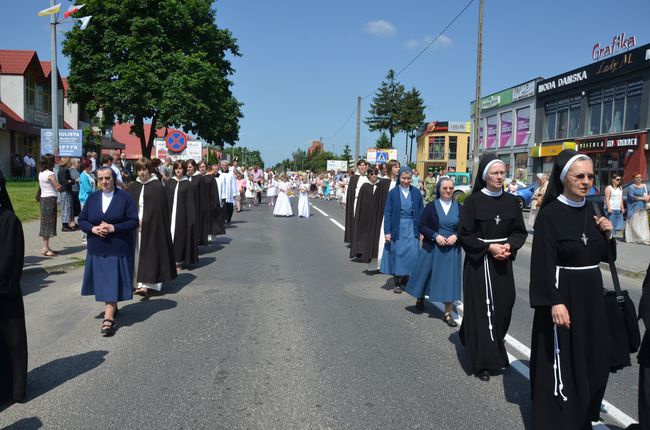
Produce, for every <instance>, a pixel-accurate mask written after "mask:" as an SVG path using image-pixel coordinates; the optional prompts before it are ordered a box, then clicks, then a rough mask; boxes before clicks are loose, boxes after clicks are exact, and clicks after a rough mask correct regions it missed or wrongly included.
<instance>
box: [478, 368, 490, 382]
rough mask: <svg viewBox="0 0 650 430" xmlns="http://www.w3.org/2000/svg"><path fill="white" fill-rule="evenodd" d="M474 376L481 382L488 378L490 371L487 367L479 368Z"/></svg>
mask: <svg viewBox="0 0 650 430" xmlns="http://www.w3.org/2000/svg"><path fill="white" fill-rule="evenodd" d="M476 376H477V377H478V379H480V380H481V381H483V382H487V381H489V380H490V372H489V371H488V370H487V369H483V370H479V371H478V373H477V374H476Z"/></svg>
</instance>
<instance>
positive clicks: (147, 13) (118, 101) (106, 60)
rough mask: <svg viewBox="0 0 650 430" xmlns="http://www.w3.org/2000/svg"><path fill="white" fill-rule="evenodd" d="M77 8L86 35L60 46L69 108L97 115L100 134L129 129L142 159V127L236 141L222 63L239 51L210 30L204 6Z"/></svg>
mask: <svg viewBox="0 0 650 430" xmlns="http://www.w3.org/2000/svg"><path fill="white" fill-rule="evenodd" d="M84 3H85V5H86V6H85V8H84V13H85V14H86V15H92V20H91V21H90V25H89V27H88V28H87V29H85V30H81V29H80V28H79V26H78V25H77V26H75V27H73V28H72V30H70V31H69V32H67V33H66V38H65V40H64V42H63V53H64V54H65V55H66V56H68V57H69V58H70V78H69V83H70V90H69V95H70V100H71V101H72V102H77V103H79V104H80V105H81V106H84V107H85V109H86V110H87V111H88V112H89V113H90V114H91V115H95V114H97V113H98V112H99V111H102V114H103V115H102V118H103V124H102V128H106V127H108V126H110V125H112V123H113V121H114V120H115V119H117V121H119V122H122V123H125V122H133V124H134V125H133V127H132V129H131V131H132V132H133V133H135V135H136V136H138V137H139V138H140V145H141V149H142V154H143V155H144V156H149V155H150V154H151V149H152V148H153V139H154V137H155V134H154V133H151V135H150V136H148V139H145V135H144V123H145V120H147V121H150V122H151V128H152V130H155V129H157V128H159V127H176V128H182V129H183V130H185V131H186V132H192V133H194V134H196V135H198V136H200V137H201V138H203V139H204V140H206V141H207V142H209V143H213V144H217V145H220V146H223V145H224V144H225V143H228V144H234V143H235V142H236V141H237V140H238V135H239V119H240V118H242V113H241V110H240V107H241V104H240V103H239V102H238V101H237V99H236V98H235V97H234V96H233V94H232V92H231V86H232V82H231V81H230V79H229V76H230V75H231V74H232V73H233V72H234V71H233V68H232V66H231V64H230V61H229V60H228V59H227V58H226V55H227V54H230V55H234V56H239V48H238V46H237V43H236V41H235V39H234V38H233V37H232V34H231V33H230V31H229V30H226V29H220V28H218V27H217V26H216V24H215V18H216V11H215V10H214V9H212V1H211V0H186V1H184V2H179V1H178V0H87V1H85V2H84Z"/></svg>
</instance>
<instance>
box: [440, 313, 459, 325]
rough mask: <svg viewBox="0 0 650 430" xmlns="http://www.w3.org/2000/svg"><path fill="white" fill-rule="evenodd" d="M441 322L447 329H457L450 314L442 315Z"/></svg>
mask: <svg viewBox="0 0 650 430" xmlns="http://www.w3.org/2000/svg"><path fill="white" fill-rule="evenodd" d="M442 320H443V321H444V322H446V323H447V325H448V326H449V327H458V324H457V323H456V321H454V319H453V318H452V317H451V314H444V315H443V317H442Z"/></svg>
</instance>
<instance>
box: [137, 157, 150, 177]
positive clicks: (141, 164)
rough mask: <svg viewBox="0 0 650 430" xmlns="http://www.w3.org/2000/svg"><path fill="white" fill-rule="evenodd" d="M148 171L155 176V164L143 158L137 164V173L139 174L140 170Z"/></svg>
mask: <svg viewBox="0 0 650 430" xmlns="http://www.w3.org/2000/svg"><path fill="white" fill-rule="evenodd" d="M144 169H146V170H148V171H149V173H152V174H153V163H152V162H151V160H149V159H148V158H141V159H139V160H138V161H136V162H135V171H136V172H138V171H139V170H144Z"/></svg>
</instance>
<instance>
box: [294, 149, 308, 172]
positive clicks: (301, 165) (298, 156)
mask: <svg viewBox="0 0 650 430" xmlns="http://www.w3.org/2000/svg"><path fill="white" fill-rule="evenodd" d="M306 160H307V152H306V151H305V150H304V149H300V148H298V149H296V150H295V151H293V152H292V153H291V161H292V163H293V165H292V166H291V167H292V169H293V170H304V169H305V168H306V167H305V164H306V163H305V161H306Z"/></svg>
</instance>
